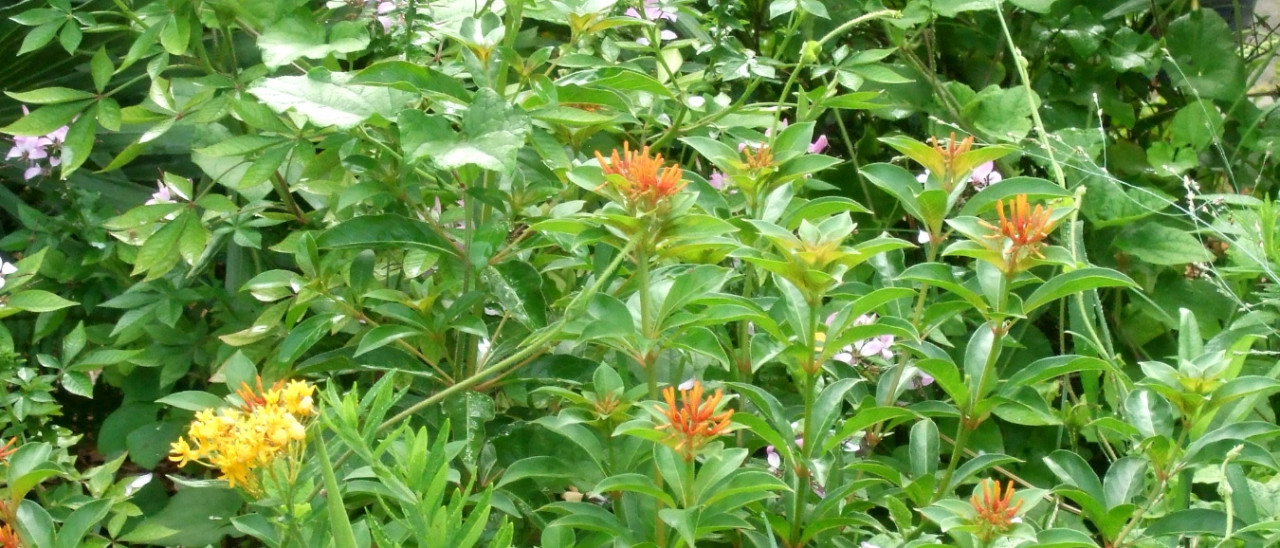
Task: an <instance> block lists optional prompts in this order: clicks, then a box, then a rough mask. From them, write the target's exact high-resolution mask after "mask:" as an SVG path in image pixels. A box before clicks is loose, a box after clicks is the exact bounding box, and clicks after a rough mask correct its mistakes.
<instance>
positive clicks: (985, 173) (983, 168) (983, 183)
mask: <svg viewBox="0 0 1280 548" xmlns="http://www.w3.org/2000/svg"><path fill="white" fill-rule="evenodd" d="M1003 180H1004V176H1003V175H1001V174H1000V172H999V171H996V164H995V162H987V163H985V164H982V165H980V166H978V167H976V168H974V170H973V173H971V174H969V181H970V182H972V183H973V187H974V188H976V189H979V190H981V189H983V188H986V187H988V186H990V185H994V184H996V183H998V182H1000V181H1003Z"/></svg>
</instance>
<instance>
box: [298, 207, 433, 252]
mask: <svg viewBox="0 0 1280 548" xmlns="http://www.w3.org/2000/svg"><path fill="white" fill-rule="evenodd" d="M316 245H317V246H319V247H320V248H326V249H333V248H336V249H343V248H356V249H379V248H384V247H405V246H409V247H417V248H422V249H427V250H432V251H437V252H443V253H446V254H456V253H458V249H457V248H456V247H455V246H454V244H453V242H451V241H450V240H447V239H445V238H444V237H443V236H441V235H440V234H439V233H437V232H436V231H435V229H433V228H432V226H431V225H428V224H427V223H424V222H422V221H419V220H416V219H410V218H408V217H402V216H399V215H392V214H383V215H363V216H360V217H356V218H354V219H351V220H349V221H344V222H342V223H339V224H338V225H337V226H334V227H332V228H330V229H328V230H326V231H324V232H322V233H320V235H319V236H318V237H317V238H316Z"/></svg>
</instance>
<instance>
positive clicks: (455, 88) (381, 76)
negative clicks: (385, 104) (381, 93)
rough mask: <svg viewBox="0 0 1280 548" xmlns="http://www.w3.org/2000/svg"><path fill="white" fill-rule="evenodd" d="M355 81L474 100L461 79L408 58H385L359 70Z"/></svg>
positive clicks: (460, 99)
mask: <svg viewBox="0 0 1280 548" xmlns="http://www.w3.org/2000/svg"><path fill="white" fill-rule="evenodd" d="M351 83H353V84H381V85H395V86H396V87H398V88H402V89H408V90H413V91H417V92H419V93H426V94H432V93H438V94H442V95H447V96H449V97H452V98H454V99H458V100H459V101H461V102H464V103H470V102H471V93H470V92H468V91H467V89H466V88H465V87H463V86H462V85H461V84H459V83H458V79H457V78H454V77H453V76H449V75H448V74H445V73H443V72H440V71H438V70H435V69H433V68H429V67H424V66H422V65H418V64H415V63H410V62H407V61H394V60H393V61H382V62H379V63H374V64H373V65H370V66H369V67H368V68H366V69H364V70H361V71H360V72H358V73H356V75H355V77H354V78H352V79H351Z"/></svg>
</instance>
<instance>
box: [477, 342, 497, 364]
mask: <svg viewBox="0 0 1280 548" xmlns="http://www.w3.org/2000/svg"><path fill="white" fill-rule="evenodd" d="M491 346H493V343H491V342H490V341H489V339H480V342H479V343H478V344H476V352H477V353H478V354H479V355H480V359H481V360H483V359H484V358H486V357H488V356H489V348H490V347H491Z"/></svg>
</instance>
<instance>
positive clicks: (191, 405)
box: [156, 390, 226, 411]
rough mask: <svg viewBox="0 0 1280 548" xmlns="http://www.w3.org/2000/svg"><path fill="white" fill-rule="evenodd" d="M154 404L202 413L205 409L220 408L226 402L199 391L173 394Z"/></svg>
mask: <svg viewBox="0 0 1280 548" xmlns="http://www.w3.org/2000/svg"><path fill="white" fill-rule="evenodd" d="M156 403H160V404H164V405H168V406H172V407H176V408H178V409H185V410H187V411H204V410H205V409H210V408H216V407H222V406H223V405H226V402H225V401H223V399H222V398H219V397H218V396H215V395H213V394H210V393H208V392H203V391H200V390H186V391H183V392H174V393H172V394H169V395H168V396H165V397H163V398H160V399H158V400H156Z"/></svg>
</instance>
